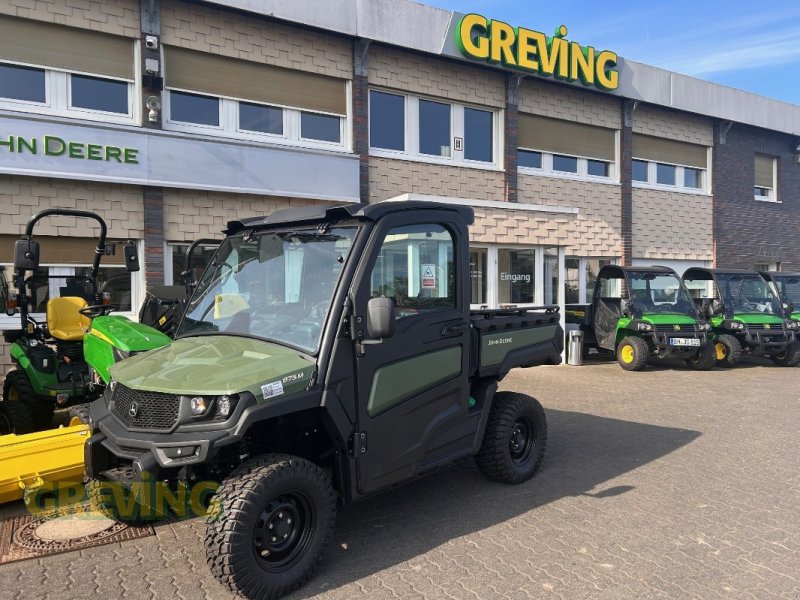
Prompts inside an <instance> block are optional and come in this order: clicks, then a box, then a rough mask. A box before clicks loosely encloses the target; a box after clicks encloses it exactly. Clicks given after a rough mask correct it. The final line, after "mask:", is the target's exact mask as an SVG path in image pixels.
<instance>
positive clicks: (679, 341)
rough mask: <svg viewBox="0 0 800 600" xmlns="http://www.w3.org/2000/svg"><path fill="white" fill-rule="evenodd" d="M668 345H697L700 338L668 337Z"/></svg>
mask: <svg viewBox="0 0 800 600" xmlns="http://www.w3.org/2000/svg"><path fill="white" fill-rule="evenodd" d="M669 345H670V346H699V345H700V340H699V339H698V338H677V337H674V338H670V339H669Z"/></svg>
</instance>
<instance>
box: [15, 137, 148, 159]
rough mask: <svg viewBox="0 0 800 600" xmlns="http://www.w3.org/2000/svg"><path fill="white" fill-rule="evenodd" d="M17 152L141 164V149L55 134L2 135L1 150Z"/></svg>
mask: <svg viewBox="0 0 800 600" xmlns="http://www.w3.org/2000/svg"><path fill="white" fill-rule="evenodd" d="M3 150H5V151H7V152H12V153H17V154H42V155H44V156H65V157H67V158H82V159H85V160H102V161H108V162H118V163H124V164H129V165H138V164H139V150H138V149H137V148H125V147H121V146H111V145H107V144H88V143H85V142H76V141H72V140H65V139H64V138H60V137H58V136H55V135H43V136H41V138H37V137H25V136H21V135H9V136H8V137H0V152H1V151H3Z"/></svg>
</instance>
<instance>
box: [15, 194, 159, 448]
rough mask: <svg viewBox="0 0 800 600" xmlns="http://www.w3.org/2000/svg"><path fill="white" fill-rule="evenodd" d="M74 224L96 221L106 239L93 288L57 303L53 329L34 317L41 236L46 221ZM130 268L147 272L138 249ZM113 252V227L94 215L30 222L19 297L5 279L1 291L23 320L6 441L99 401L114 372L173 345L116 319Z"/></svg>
mask: <svg viewBox="0 0 800 600" xmlns="http://www.w3.org/2000/svg"><path fill="white" fill-rule="evenodd" d="M51 216H68V217H78V218H86V219H93V220H95V221H97V222H98V224H99V225H100V236H99V238H98V240H97V247H96V250H95V254H94V259H93V262H92V267H91V270H90V273H89V275H88V277H86V281H85V286H78V287H76V288H75V293H76V294H77V293H78V292H80V295H70V296H62V297H59V298H50V299H49V300H48V301H47V307H46V322H40V321H38V320H36V319H35V318H34V317H33V316H32V315H31V314H30V312H29V297H30V296H31V295H32V294H29V291H28V290H29V288H30V287H31V285H32V279H33V277H32V276H28V277H26V275H27V274H28V272H30V271H34V270H35V269H37V268H38V266H39V242H37V241H34V239H33V229H34V226H35V225H36V223H37V222H39V221H40V220H41V219H43V218H45V217H51ZM124 251H125V263H126V267H127V270H128V272H131V271H137V270H138V269H139V264H138V258H137V255H136V248H135V247H134V246H133V245H126V246H125V247H124ZM112 252H113V246H107V245H106V224H105V222H104V221H103V219H102V218H101V217H100V216H98V215H96V214H95V213H92V212H87V211H80V210H69V209H49V210H44V211H41V212H39V213H38V214H36V215H34V216H33V217H32V218H31V220H30V221H29V222H28V224H27V227H26V229H25V235H24V237H23V239H21V240H18V241H17V242H16V245H15V248H14V254H15V258H14V282H15V284H16V288H17V291H18V295H17V294H14V293H13V292H11V291H10V290H9V287H8V285H7V284H6V282H5V277H3V278H2V279H3V285H2V288H0V293H2V295H3V298H2V301H3V304H4V305H5V307H6V313H7V314H8V315H9V316H13V315H14V314H19V318H20V326H19V328H15V329H13V330H6V331H4V332H3V337H4V339H5V341H6V342H7V343H9V344H11V347H10V352H9V354H10V356H11V359H12V361H13V362H14V364H15V366H16V368H15V369H13V370H12V371H10V372H9V373H8V375H7V376H6V378H5V382H4V385H3V399H2V402H0V434H2V433H17V434H23V433H30V432H33V431H40V430H44V429H48V428H50V427H51V425H52V420H53V412H54V410H55V408H56V407H59V408H65V407H68V406H73V405H76V404H81V403H86V402H89V401H91V400H94V399H95V398H97V397H98V396H99V395H100V393H101V392H102V391H103V389H104V387H105V385H106V384H107V383H108V380H109V373H108V370H109V367H110V366H111V365H112V364H113V363H115V362H117V361H119V360H121V359H123V358H126V357H127V356H130V355H131V354H134V353H137V352H143V351H145V350H151V349H153V348H159V347H161V346H164V345H166V344H168V343H169V341H170V339H169V338H168V337H167V336H166V335H164V334H162V333H160V332H158V331H156V330H154V329H152V328H150V327H147V326H145V325H141V324H139V323H134V322H133V321H131V320H130V319H128V318H126V317H123V316H119V315H110V314H109V313H110V312H111V311H112V310H114V308H115V307H114V306H112V305H110V304H104V302H109V301H110V294H108V293H105V291H104V288H98V282H97V273H98V269H99V267H100V261H101V259H102V257H103V256H104V255H106V254H111V253H112Z"/></svg>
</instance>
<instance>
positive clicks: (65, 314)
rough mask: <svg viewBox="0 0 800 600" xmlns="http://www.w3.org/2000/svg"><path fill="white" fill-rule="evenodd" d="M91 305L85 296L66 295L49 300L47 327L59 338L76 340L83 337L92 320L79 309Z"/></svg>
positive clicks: (69, 340) (70, 340)
mask: <svg viewBox="0 0 800 600" xmlns="http://www.w3.org/2000/svg"><path fill="white" fill-rule="evenodd" d="M87 306H89V303H88V302H86V300H84V299H83V298H78V297H77V296H64V297H62V298H51V299H50V300H48V301H47V329H49V330H50V335H52V336H53V337H54V338H55V339H57V340H62V341H64V342H75V341H80V340H82V339H83V334H84V333H86V331H87V330H88V329H89V326H90V325H91V321H90V319H89V317H84V316H83V315H82V314H81V313H79V312H78V311H79V310H81V309H82V308H86V307H87Z"/></svg>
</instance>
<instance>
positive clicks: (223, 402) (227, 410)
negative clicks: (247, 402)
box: [217, 394, 239, 419]
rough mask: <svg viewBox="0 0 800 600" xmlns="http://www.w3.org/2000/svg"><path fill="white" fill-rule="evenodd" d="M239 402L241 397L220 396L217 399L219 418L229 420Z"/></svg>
mask: <svg viewBox="0 0 800 600" xmlns="http://www.w3.org/2000/svg"><path fill="white" fill-rule="evenodd" d="M238 400H239V396H238V395H236V394H233V395H232V396H227V395H226V396H220V397H219V398H218V399H217V416H219V417H222V418H223V419H227V418H228V417H229V416H230V415H231V413H232V412H233V411H234V410H235V409H236V402H237V401H238Z"/></svg>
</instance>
